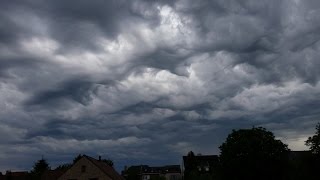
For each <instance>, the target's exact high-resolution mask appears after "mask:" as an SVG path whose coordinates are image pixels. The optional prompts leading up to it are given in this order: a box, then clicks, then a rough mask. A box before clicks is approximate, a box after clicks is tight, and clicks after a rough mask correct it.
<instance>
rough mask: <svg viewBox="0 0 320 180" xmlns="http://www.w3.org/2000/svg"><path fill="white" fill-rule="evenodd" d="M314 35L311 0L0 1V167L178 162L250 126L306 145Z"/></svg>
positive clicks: (312, 105) (318, 24)
mask: <svg viewBox="0 0 320 180" xmlns="http://www.w3.org/2000/svg"><path fill="white" fill-rule="evenodd" d="M319 40H320V2H319V1H318V0H306V1H301V0H294V1H293V0H265V1H256V0H246V1H236V0H213V1H211V0H210V1H209V0H208V1H207V0H202V1H198V2H194V1H191V0H176V1H174V0H172V1H171V0H168V1H147V0H134V1H126V0H108V1H103V0H94V1H85V0H69V1H63V0H49V1H41V0H35V1H34V0H32V1H31V0H25V1H15V0H10V1H9V0H8V1H7V0H4V1H1V2H0V102H1V103H0V171H3V172H4V171H5V170H7V169H12V170H15V169H17V170H20V169H30V168H31V167H32V164H33V162H34V161H35V160H37V159H39V158H41V155H44V156H45V158H47V159H48V161H49V162H50V163H51V165H52V166H56V165H58V164H60V163H64V162H68V161H71V160H72V159H73V157H74V156H75V155H76V154H79V153H86V154H88V155H92V156H98V155H102V156H104V157H109V158H111V159H113V160H114V162H115V164H116V167H117V168H118V169H120V168H122V167H123V166H124V165H131V164H135V163H139V164H140V163H152V164H158V165H159V164H172V163H175V164H177V163H178V164H179V163H180V162H181V156H182V155H184V154H186V153H187V152H188V151H190V150H193V151H195V152H199V153H203V154H218V153H219V149H218V147H219V145H221V143H222V142H223V141H224V140H225V138H226V136H227V134H228V133H230V132H231V130H232V129H238V128H250V127H252V126H263V127H266V128H267V129H268V130H271V131H273V132H274V133H275V135H276V136H277V138H279V139H281V140H283V141H284V142H285V143H287V144H288V145H289V147H290V148H291V149H293V150H302V149H306V148H307V147H305V146H304V141H305V140H306V138H307V137H308V136H310V135H311V134H313V131H314V127H315V124H316V123H317V122H319V119H320V109H319V107H320V103H319V102H320V101H319V98H320V81H319V78H320V71H319V69H320V60H319V57H320V42H319Z"/></svg>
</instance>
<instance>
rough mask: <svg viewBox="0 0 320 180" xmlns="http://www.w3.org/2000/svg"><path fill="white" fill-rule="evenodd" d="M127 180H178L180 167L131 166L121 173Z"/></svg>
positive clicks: (180, 177)
mask: <svg viewBox="0 0 320 180" xmlns="http://www.w3.org/2000/svg"><path fill="white" fill-rule="evenodd" d="M122 174H123V176H124V177H125V178H126V179H127V180H153V179H163V180H180V179H182V176H181V168H180V165H167V166H158V167H150V166H147V165H140V166H131V167H129V168H127V169H125V170H124V171H123V172H122Z"/></svg>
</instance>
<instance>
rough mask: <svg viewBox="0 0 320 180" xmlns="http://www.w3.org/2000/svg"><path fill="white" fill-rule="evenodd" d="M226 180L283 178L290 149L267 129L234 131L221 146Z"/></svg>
mask: <svg viewBox="0 0 320 180" xmlns="http://www.w3.org/2000/svg"><path fill="white" fill-rule="evenodd" d="M219 148H220V150H221V155H220V161H221V165H222V171H223V172H222V173H223V176H224V178H225V179H228V180H229V179H230V180H232V179H237V180H242V179H246V180H253V179H260V180H261V179H269V180H270V179H281V176H283V175H284V174H283V172H284V168H285V167H286V163H287V158H288V152H289V149H288V147H287V145H286V144H284V143H282V142H281V141H280V140H276V139H275V136H274V135H273V133H272V132H270V131H267V130H266V129H265V128H262V127H258V128H255V127H254V128H252V129H240V130H237V131H236V130H233V131H232V133H231V134H229V135H228V137H227V139H226V141H225V142H224V143H223V144H222V145H221V146H220V147H219Z"/></svg>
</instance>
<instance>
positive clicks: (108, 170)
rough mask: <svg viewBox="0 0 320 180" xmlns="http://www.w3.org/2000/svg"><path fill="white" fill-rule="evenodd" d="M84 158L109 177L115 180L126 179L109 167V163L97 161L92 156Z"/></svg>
mask: <svg viewBox="0 0 320 180" xmlns="http://www.w3.org/2000/svg"><path fill="white" fill-rule="evenodd" d="M83 158H87V159H88V160H89V161H90V162H91V163H92V164H94V165H95V166H97V167H98V168H99V169H100V170H101V171H102V172H104V173H105V174H106V175H107V176H109V177H110V178H111V179H113V180H124V178H123V177H122V176H121V175H119V174H118V173H117V172H116V171H115V170H114V169H113V167H111V166H109V165H108V164H107V163H104V162H102V161H99V160H96V159H94V158H92V157H90V156H87V155H83Z"/></svg>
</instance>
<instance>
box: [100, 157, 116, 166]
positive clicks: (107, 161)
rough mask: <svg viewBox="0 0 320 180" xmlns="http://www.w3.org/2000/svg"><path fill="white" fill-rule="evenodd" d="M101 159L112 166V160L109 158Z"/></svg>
mask: <svg viewBox="0 0 320 180" xmlns="http://www.w3.org/2000/svg"><path fill="white" fill-rule="evenodd" d="M101 161H102V162H104V163H106V164H108V165H109V166H111V167H113V161H112V160H111V159H102V160H101Z"/></svg>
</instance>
